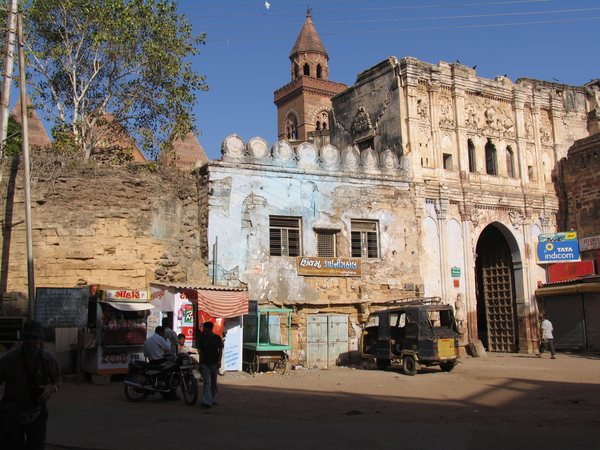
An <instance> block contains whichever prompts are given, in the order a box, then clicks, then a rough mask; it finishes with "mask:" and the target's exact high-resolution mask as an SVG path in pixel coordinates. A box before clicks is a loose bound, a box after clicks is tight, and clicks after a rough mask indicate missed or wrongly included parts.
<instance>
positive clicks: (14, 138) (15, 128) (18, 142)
mask: <svg viewBox="0 0 600 450" xmlns="http://www.w3.org/2000/svg"><path fill="white" fill-rule="evenodd" d="M6 131H7V132H6V145H5V146H4V154H5V155H6V156H14V155H20V154H21V153H22V151H23V128H22V127H21V124H20V123H19V122H17V121H16V119H15V117H14V116H13V115H12V114H11V115H10V116H8V128H7V129H6Z"/></svg>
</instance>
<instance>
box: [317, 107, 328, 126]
mask: <svg viewBox="0 0 600 450" xmlns="http://www.w3.org/2000/svg"><path fill="white" fill-rule="evenodd" d="M328 124H329V114H328V113H327V111H321V112H320V113H319V114H317V130H321V129H323V130H326V129H327V128H329V126H328Z"/></svg>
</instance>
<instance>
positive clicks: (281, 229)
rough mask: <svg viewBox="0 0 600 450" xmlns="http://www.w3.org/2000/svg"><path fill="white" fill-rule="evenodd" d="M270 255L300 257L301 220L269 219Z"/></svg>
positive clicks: (288, 218)
mask: <svg viewBox="0 0 600 450" xmlns="http://www.w3.org/2000/svg"><path fill="white" fill-rule="evenodd" d="M269 254H270V255H271V256H300V219H299V218H297V217H269Z"/></svg>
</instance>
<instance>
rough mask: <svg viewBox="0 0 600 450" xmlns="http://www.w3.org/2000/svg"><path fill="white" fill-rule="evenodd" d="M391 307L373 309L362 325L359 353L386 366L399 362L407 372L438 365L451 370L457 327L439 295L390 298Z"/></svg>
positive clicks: (445, 369)
mask: <svg viewBox="0 0 600 450" xmlns="http://www.w3.org/2000/svg"><path fill="white" fill-rule="evenodd" d="M391 303H392V304H394V305H397V306H394V307H392V308H387V309H383V310H380V311H376V312H374V313H372V314H371V315H370V316H369V319H368V321H367V324H366V325H365V327H364V328H363V332H362V335H361V340H360V348H359V354H360V357H361V358H363V359H369V358H375V362H376V364H377V368H378V369H380V370H385V369H386V368H387V367H388V366H390V364H392V362H400V363H401V364H402V369H403V371H404V373H405V374H406V375H414V374H415V373H417V371H418V370H420V368H421V366H426V367H429V366H436V365H437V366H440V368H441V369H442V370H443V371H445V372H450V371H451V370H452V369H454V367H455V365H456V364H457V359H458V357H459V353H458V330H457V326H456V320H455V319H454V310H453V308H452V306H450V305H444V304H442V302H441V299H440V298H439V297H427V298H424V297H422V298H412V299H405V300H396V301H394V302H391Z"/></svg>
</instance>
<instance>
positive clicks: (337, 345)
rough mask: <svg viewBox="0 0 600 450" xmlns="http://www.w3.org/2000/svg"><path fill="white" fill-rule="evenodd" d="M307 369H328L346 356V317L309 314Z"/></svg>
mask: <svg viewBox="0 0 600 450" xmlns="http://www.w3.org/2000/svg"><path fill="white" fill-rule="evenodd" d="M306 341H307V355H306V356H307V364H308V367H314V366H317V367H319V368H322V367H330V366H333V365H336V364H340V363H343V362H345V361H346V359H347V356H348V317H347V316H342V315H324V314H310V315H308V316H307V336H306Z"/></svg>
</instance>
